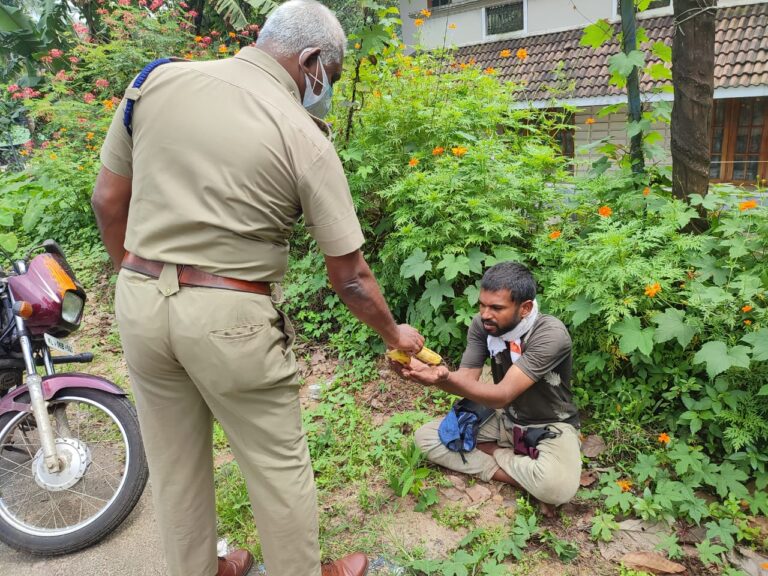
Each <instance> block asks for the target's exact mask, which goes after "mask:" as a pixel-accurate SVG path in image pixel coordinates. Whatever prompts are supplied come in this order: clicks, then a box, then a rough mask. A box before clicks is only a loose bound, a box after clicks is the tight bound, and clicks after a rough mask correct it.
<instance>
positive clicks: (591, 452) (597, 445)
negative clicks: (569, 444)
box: [581, 434, 606, 458]
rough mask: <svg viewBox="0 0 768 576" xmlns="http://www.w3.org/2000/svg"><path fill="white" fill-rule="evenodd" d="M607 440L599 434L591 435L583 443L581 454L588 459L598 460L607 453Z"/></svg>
mask: <svg viewBox="0 0 768 576" xmlns="http://www.w3.org/2000/svg"><path fill="white" fill-rule="evenodd" d="M605 448H606V446H605V440H603V439H602V438H601V437H600V436H598V435H597V434H590V435H589V436H587V437H586V438H584V442H582V443H581V453H582V454H584V456H586V457H587V458H597V457H598V456H600V454H602V453H603V452H605Z"/></svg>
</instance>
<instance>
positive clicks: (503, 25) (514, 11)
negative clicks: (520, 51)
mask: <svg viewBox="0 0 768 576" xmlns="http://www.w3.org/2000/svg"><path fill="white" fill-rule="evenodd" d="M524 29H525V10H524V6H523V0H518V1H517V2H512V3H509V4H501V5H499V6H489V7H488V8H486V9H485V33H486V35H488V36H492V35H494V34H505V33H507V32H517V31H519V30H524Z"/></svg>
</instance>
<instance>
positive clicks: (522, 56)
mask: <svg viewBox="0 0 768 576" xmlns="http://www.w3.org/2000/svg"><path fill="white" fill-rule="evenodd" d="M515 56H517V59H518V60H525V59H526V58H528V50H526V49H525V48H520V50H518V51H517V52H515Z"/></svg>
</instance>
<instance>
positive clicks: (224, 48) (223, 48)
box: [219, 44, 227, 54]
mask: <svg viewBox="0 0 768 576" xmlns="http://www.w3.org/2000/svg"><path fill="white" fill-rule="evenodd" d="M226 51H227V47H226V45H224V44H222V45H221V46H219V54H224V53H225V52H226Z"/></svg>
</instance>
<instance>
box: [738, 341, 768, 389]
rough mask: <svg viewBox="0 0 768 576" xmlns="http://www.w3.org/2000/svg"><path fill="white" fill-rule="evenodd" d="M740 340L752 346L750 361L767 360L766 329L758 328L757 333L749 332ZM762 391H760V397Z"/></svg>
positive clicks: (767, 343)
mask: <svg viewBox="0 0 768 576" xmlns="http://www.w3.org/2000/svg"><path fill="white" fill-rule="evenodd" d="M742 340H743V341H744V342H746V343H747V344H751V345H752V360H756V361H757V362H762V361H764V360H768V328H760V330H758V331H757V332H750V333H749V334H747V335H746V336H744V337H743V338H742ZM763 389H765V386H763ZM763 389H761V390H760V394H761V395H762V394H763Z"/></svg>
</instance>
